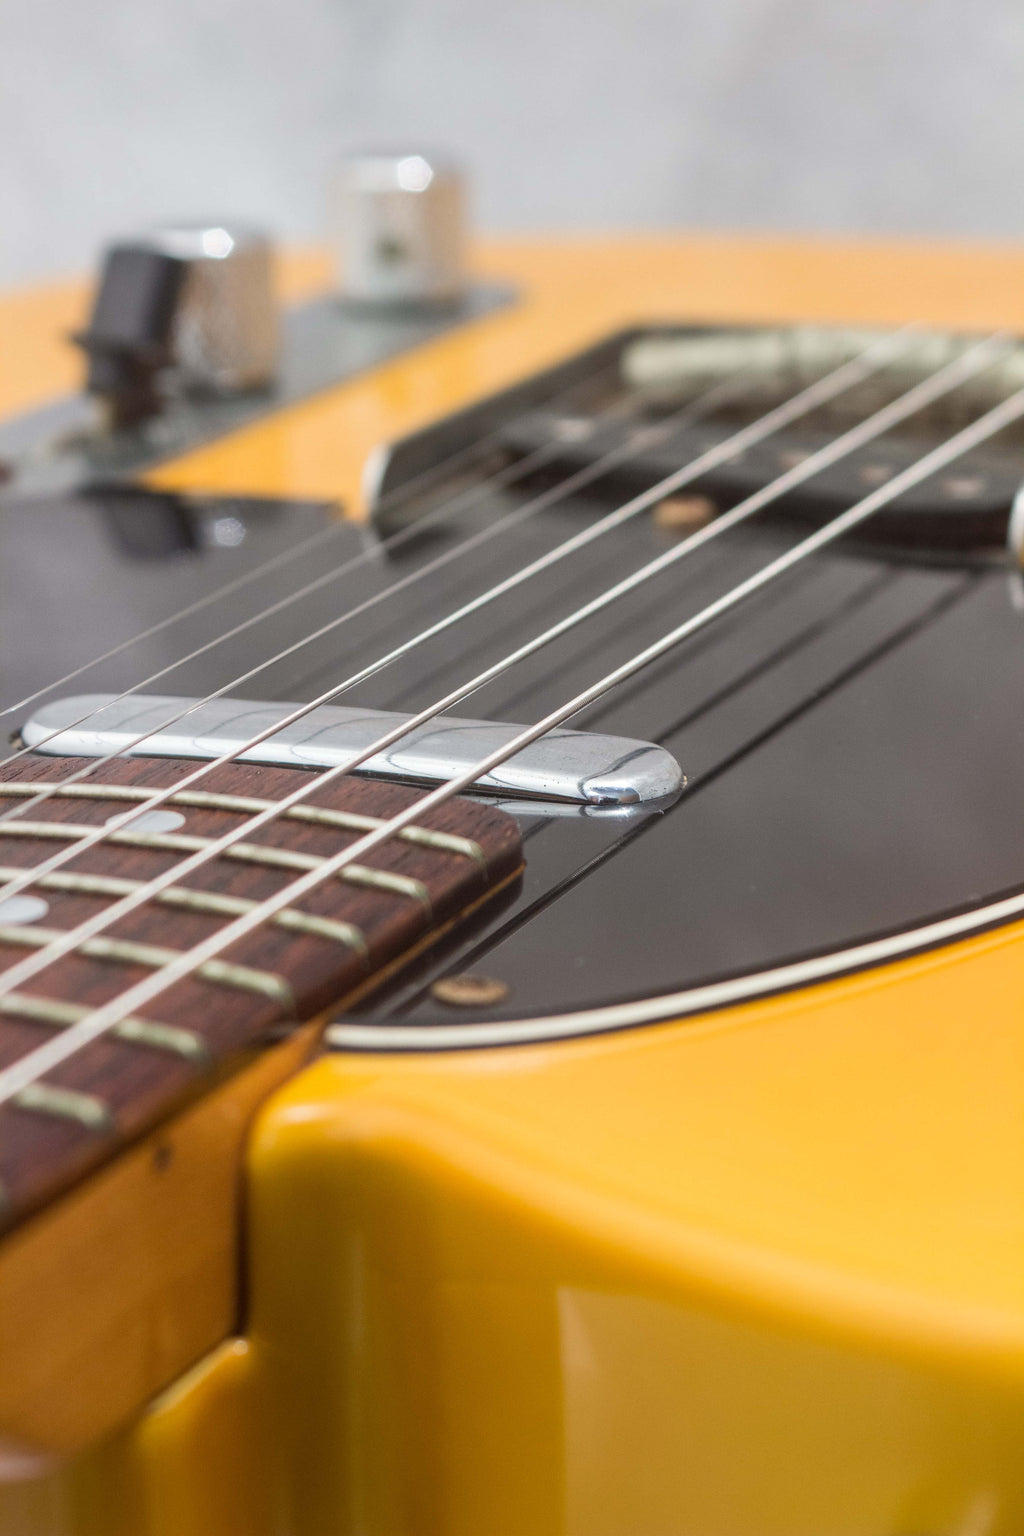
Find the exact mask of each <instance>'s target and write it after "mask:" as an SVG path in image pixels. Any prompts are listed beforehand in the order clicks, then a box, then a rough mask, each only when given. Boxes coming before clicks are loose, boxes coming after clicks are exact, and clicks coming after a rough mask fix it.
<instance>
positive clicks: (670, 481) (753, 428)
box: [0, 333, 998, 955]
mask: <svg viewBox="0 0 1024 1536" xmlns="http://www.w3.org/2000/svg"><path fill="white" fill-rule="evenodd" d="M898 334H899V335H902V334H903V333H898ZM896 341H897V337H893V338H888V339H887V341H886V343H885V349H884V350H885V354H886V356H891V353H892V350H893V348H894V346H895V345H896ZM997 341H998V338H993V340H992V341H990V342H987V343H982V344H981V345H980V346H979V347H976V348H974V349H972V351H971V352H970V353H966V354H964V357H963V358H962V359H961V360H960V361H958V362H957V363H955V364H953V365H950V366H951V368H952V369H955V370H959V369H960V368H961V367H968V366H969V362H970V359H971V358H972V357H973V356H974V355H975V353H978V352H980V351H981V350H983V349H984V348H987V347H992V346H995V345H996V343H997ZM878 351H879V347H878V346H876V347H872V348H869V349H867V351H866V352H865V353H863V354H862V355H861V357H860V358H859V359H855V360H854V361H852V362H850V363H847V364H844V365H843V366H842V367H841V368H839V369H837V370H835V371H834V372H833V373H831V374H829V375H827V376H826V377H825V378H824V379H821V380H818V381H817V382H816V383H815V384H814V385H811V386H809V387H808V389H806V390H804V391H802V392H801V393H800V394H799V395H798V396H796V397H794V399H793V400H790V401H788V402H786V403H785V404H784V405H783V406H780V407H777V408H776V409H775V410H774V411H771V412H769V413H768V414H767V416H765V417H762V418H760V419H759V420H758V421H757V422H754V423H752V424H751V425H750V426H748V427H746V428H744V429H743V430H742V431H741V432H738V433H736V434H734V435H733V436H732V437H730V438H728V439H726V440H725V441H724V442H723V443H720V444H718V445H716V446H715V447H714V448H713V449H710V450H708V451H707V452H706V453H704V454H702V455H700V457H699V458H698V459H697V460H694V461H692V462H691V463H690V464H689V465H686V466H684V467H683V468H682V469H680V470H677V471H675V472H674V473H673V474H671V475H669V476H667V477H666V478H665V479H664V480H662V481H659V482H658V484H657V485H656V486H654V487H652V488H651V489H650V490H648V491H646V492H643V493H642V494H641V495H640V496H638V497H635V498H634V499H633V501H631V502H629V503H627V506H626V508H624V509H622V510H623V512H624V513H626V512H628V513H629V514H630V515H632V514H633V513H638V512H640V511H642V510H643V509H644V508H645V507H646V506H649V505H650V504H651V503H652V502H653V501H654V500H657V499H660V497H662V496H664V495H665V494H666V492H667V490H669V489H678V487H679V485H680V484H681V483H683V482H684V479H693V478H694V477H695V476H696V475H697V474H700V473H703V471H704V469H705V468H707V467H708V465H709V463H711V462H712V461H713V462H718V461H720V460H721V459H722V458H729V457H732V456H734V455H735V453H736V452H737V451H739V450H738V447H737V445H738V444H740V445H741V446H746V445H748V444H749V443H750V442H751V441H753V440H755V438H754V434H757V435H759V436H765V435H767V433H768V432H769V431H770V430H772V429H774V428H775V427H777V426H778V425H779V422H780V419H782V418H783V417H788V416H798V415H802V414H805V413H806V411H807V410H809V409H811V408H813V406H814V405H817V404H820V403H822V400H823V399H827V398H830V397H831V396H834V395H835V394H836V393H838V392H840V390H841V388H849V387H850V385H851V383H852V382H857V381H858V380H859V379H860V378H861V377H863V376H864V374H865V372H870V371H871V369H872V367H880V366H881V363H880V362H878V361H877V359H876V361H875V362H874V363H873V364H872V363H870V362H869V358H870V357H873V356H874V355H875V354H876V353H877V352H878ZM936 377H938V376H936ZM949 387H952V386H949ZM939 388H940V386H939V385H938V384H929V383H928V382H927V381H926V382H925V383H924V384H922V385H919V386H917V388H916V390H913V391H911V392H910V395H908V396H907V397H901V398H903V399H905V400H906V401H909V402H911V403H909V404H904V405H902V406H901V403H900V401H897V402H894V403H893V404H892V405H890V406H889V407H886V409H885V411H884V412H883V413H880V416H879V417H872V418H869V421H868V422H867V423H862V424H860V426H858V427H857V428H854V429H853V433H852V434H846V435H845V436H844V437H843V438H842V439H839V440H837V443H836V444H833V445H830V447H828V448H826V449H823V450H821V452H820V453H819V454H818V455H817V456H815V457H814V458H813V459H809V460H806V461H804V463H803V464H801V465H798V466H796V467H795V468H794V469H792V470H790V471H789V472H788V474H786V475H783V476H781V477H780V478H779V480H778V481H775V482H773V488H774V494H775V495H781V494H782V493H783V491H784V490H786V489H788V488H789V487H790V486H791V485H794V484H797V483H799V481H800V480H801V479H807V478H808V477H809V476H810V475H811V474H812V473H814V472H815V470H816V468H819V467H821V466H822V465H823V464H824V463H826V462H831V461H832V459H834V458H835V457H839V456H841V453H842V452H847V451H850V450H851V449H852V448H853V447H855V446H857V445H858V444H859V442H860V441H861V440H866V439H868V438H870V436H871V435H872V429H873V430H874V431H875V432H877V431H880V430H883V429H884V426H885V425H889V424H891V421H892V420H895V419H899V418H898V416H897V415H895V414H894V413H897V412H899V411H901V410H902V413H903V414H908V413H910V412H912V411H913V410H916V409H917V408H918V406H919V404H920V403H921V401H922V400H923V398H924V396H923V395H922V391H925V390H929V389H932V390H939ZM929 398H930V396H929ZM883 418H884V419H883ZM840 444H841V445H842V446H841V447H840V446H839V445H840ZM759 496H761V497H764V496H767V499H768V500H770V499H771V493H770V492H768V493H759ZM763 504H764V500H763V499H761V500H759V501H758V503H757V506H753V507H749V508H748V510H747V515H750V513H752V512H753V511H755V510H757V507H758V506H760V505H763ZM743 507H744V508H747V507H748V504H747V503H743ZM741 515H743V514H742V508H733V509H732V511H731V512H729V513H727V514H725V516H724V517H723V518H720V519H718V520H717V521H716V522H715V523H714V524H712V525H709V527H708V528H706V529H703V530H700V531H699V532H698V533H697V534H695V535H693V536H692V537H691V539H690V540H688V541H684V543H682V544H681V545H679V546H677V548H676V549H675V550H673V551H670V552H669V554H668V556H667V557H665V558H667V559H671V560H677V559H680V558H681V557H682V556H683V555H685V554H686V553H688V552H689V550H690V549H691V548H695V547H697V546H699V544H700V543H703V542H706V541H707V540H708V539H710V538H716V537H718V536H719V535H720V534H721V533H723V532H725V531H726V530H727V529H728V528H730V527H732V526H733V525H734V523H735V522H736V521H737V520H738V518H739V517H740V516H741ZM581 537H582V536H581V535H577V536H575V539H574V540H570V541H567V542H569V543H574V544H578V541H579V539H580V538H581ZM504 585H505V584H504V583H499V586H502V587H504ZM613 595H616V596H617V595H618V589H617V588H616V589H614V591H613ZM608 600H609V601H610V600H611V599H610V598H609V599H608ZM587 612H589V609H588V610H587ZM586 616H587V613H584V612H581V613H580V614H579V615H578V616H576V617H575V618H571V619H570V620H569V621H563V623H562V625H560V626H556V629H555V630H554V631H550V632H548V633H547V635H546V636H545V637H542V638H539V639H538V640H537V641H535V642H531V647H532V648H533V649H537V648H539V646H540V645H541V644H546V643H547V641H548V640H549V639H553V638H554V637H555V635H556V634H560V633H562V632H563V630H564V627H565V624H566V622H568V623H569V627H571V624H572V623H574V622H576V623H578V622H580V621H581V620H582V618H584V617H586ZM528 653H529V652H526V654H528ZM519 656H520V653H518V652H517V653H515V654H514V655H513V657H511V658H505V660H504V661H503V662H501V663H498V664H497V668H498V672H500V671H502V670H505V669H506V668H507V667H509V666H511V665H514V663H515V661H516V660H518V659H519ZM370 670H373V667H372V665H371V668H370ZM364 671H365V669H364ZM362 675H363V674H362V673H357V674H354V676H353V677H352V678H346V679H345V680H343V681H342V682H341V683H338V684H335V685H334V686H333V687H332V688H330V689H328V690H326V691H325V692H324V693H323V694H321V695H319V697H317V698H315V699H313V700H312V701H311V702H310V703H308V704H304V705H300V706H298V707H297V708H296V709H295V710H293V711H292V712H291V713H290V714H289V715H286V716H283V717H281V718H280V719H278V720H276V721H275V722H274V723H273V724H272V725H270V726H268V727H267V728H266V729H265V730H263V731H262V732H260V733H259V734H258V735H256V736H254V737H252V738H250V739H249V740H248V741H246V742H243V743H241V744H239V745H238V746H237V747H235V748H234V749H233V750H232V751H230V752H227V753H224V754H223V755H222V756H221V757H219V758H216V759H214V760H213V761H211V762H208V763H205V764H203V766H202V767H201V768H198V769H196V770H195V771H194V772H193V773H191V774H189V775H187V776H186V777H185V778H184V779H181V780H179V781H178V783H177V784H176V785H174V786H173V787H168V788H167V789H165V790H160V791H156V792H155V793H154V794H153V795H151V796H150V797H149V798H148V799H146V800H145V801H143V802H140V803H139V804H138V805H137V806H135V807H133V808H132V809H130V810H129V811H127V812H124V813H122V814H121V815H120V816H116V817H111V818H110V819H109V821H107V822H106V823H105V824H104V826H103V827H97V828H96V830H95V831H94V832H93V833H91V834H90V835H89V836H88V837H86V838H84V839H82V840H80V841H77V842H76V843H75V845H74V846H73V847H69V848H66V849H64V850H61V851H59V852H58V853H55V854H53V855H52V856H51V857H50V858H49V859H47V860H45V861H44V862H43V863H42V864H38V865H35V866H34V867H33V870H32V871H31V872H30V871H28V870H26V871H25V872H23V873H22V874H21V875H19V876H18V877H16V878H14V879H11V880H9V881H7V882H6V883H5V884H4V885H3V886H2V887H0V899H6V898H7V897H9V896H12V895H15V894H16V893H17V892H19V891H21V890H24V889H25V888H26V887H27V886H29V885H31V884H32V881H33V878H38V877H39V876H40V875H43V874H48V873H50V872H51V871H53V870H56V869H59V868H60V867H61V866H62V865H63V864H66V863H69V862H70V861H71V860H72V859H74V858H76V857H77V856H78V854H80V853H83V852H85V851H86V850H87V849H88V848H90V847H93V846H95V845H96V844H97V843H101V842H103V841H104V840H105V838H107V837H108V836H109V834H110V833H112V832H114V831H117V830H119V829H120V828H121V827H123V826H125V825H126V824H127V823H129V822H130V821H132V820H134V819H135V818H136V817H138V816H140V815H145V814H146V812H147V811H150V810H154V809H156V808H157V807H158V806H160V805H162V804H164V803H165V802H166V801H167V800H169V799H170V798H171V797H172V796H173V795H174V794H180V793H181V791H182V790H183V789H185V788H187V787H189V786H191V785H192V784H194V783H197V782H199V781H200V780H201V779H202V778H204V777H205V776H206V775H207V774H209V773H211V772H213V771H214V770H215V769H217V768H218V767H221V766H223V765H224V764H225V763H229V762H232V761H234V760H235V758H237V757H239V756H240V755H241V754H242V753H244V752H247V751H250V750H251V749H252V748H253V747H255V746H258V745H259V744H260V743H262V742H263V741H266V740H267V739H268V738H269V737H271V736H274V735H276V734H277V733H278V732H279V731H281V730H283V729H285V728H286V727H287V726H289V725H291V724H293V723H294V722H295V721H297V720H300V719H302V718H303V717H304V716H305V715H308V714H309V713H310V712H311V711H312V710H314V709H316V708H318V707H319V706H320V705H321V704H323V703H328V702H330V701H331V700H332V699H334V698H336V697H337V696H338V694H339V693H342V692H344V691H345V689H347V688H348V687H351V686H353V684H354V681H355V680H356V679H358V678H359V677H361V676H362ZM495 675H497V673H496V674H495ZM236 681H237V680H236ZM235 685H236V684H235V683H232V684H229V685H227V686H228V687H229V688H230V687H234V686H235ZM473 686H480V684H476V685H473ZM221 691H222V692H223V691H225V690H221ZM471 691H472V686H470V687H466V688H464V689H463V690H461V691H460V692H459V693H458V698H462V697H465V696H466V695H467V694H468V693H469V692H471ZM456 701H457V700H456ZM451 702H452V699H451V698H450V697H449V698H448V699H445V700H442V701H441V702H440V703H439V704H437V705H435V706H433V707H432V708H431V709H430V710H429V711H427V712H426V713H425V715H424V718H425V719H429V718H432V717H433V715H434V714H437V713H439V712H440V711H441V710H443V709H444V708H447V707H449V705H450V703H451ZM191 708H198V704H196V705H194V706H191ZM187 712H189V711H182V712H181V713H182V714H184V713H187ZM176 718H178V717H176ZM418 723H419V720H418V718H416V719H413V720H412V721H409V722H406V723H405V724H404V725H403V727H402V728H401V729H399V730H398V731H397V732H396V733H393V734H394V735H395V739H398V738H399V737H400V736H402V735H405V734H407V732H408V731H409V730H412V729H413V728H414V727H415V726H416V724H418ZM158 729H159V727H158ZM151 734H152V731H148V732H146V733H145V735H143V736H140V737H139V738H138V741H145V740H146V739H147V738H148V737H149V736H150V735H151ZM391 739H392V737H391V734H389V736H388V737H387V738H381V739H380V740H379V741H378V742H376V743H373V744H372V745H371V748H370V751H369V753H367V754H365V755H372V753H373V752H374V751H376V750H378V749H379V748H380V747H382V746H387V745H389V744H390V742H391ZM134 744H137V743H129V744H128V745H129V747H130V746H132V745H134ZM125 750H127V748H121V749H119V751H118V752H115V753H110V754H108V755H107V757H105V758H102V759H99V760H98V762H94V763H93V764H92V766H93V767H96V766H98V764H99V763H101V762H107V761H110V759H111V758H113V757H116V756H119V755H121V753H122V752H123V751H125ZM363 760H364V759H363V758H360V759H359V760H358V761H360V762H361V761H363ZM349 766H356V764H354V763H353V764H350V765H349ZM83 776H84V775H83V774H82V773H79V774H77V775H73V776H72V777H71V778H67V779H62V780H60V781H58V782H57V783H55V784H53V785H51V786H49V789H48V791H46V792H42V793H41V794H40V795H37V796H34V797H33V798H32V801H31V803H35V804H37V803H38V802H39V800H40V799H42V798H49V796H50V795H51V794H56V793H59V792H60V789H61V788H62V787H64V786H66V785H68V784H70V783H73V782H75V781H76V780H77V779H78V778H81V777H83ZM25 808H26V807H22V809H23V810H24V809H25ZM7 819H9V817H3V818H0V821H2V820H7ZM115 915H116V914H112V915H111V917H110V920H111V921H113V918H114V916H115ZM74 932H75V933H78V932H79V930H77V929H76V930H74ZM39 953H40V955H42V954H44V953H45V951H40V952H39Z"/></svg>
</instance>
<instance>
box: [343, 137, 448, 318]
mask: <svg viewBox="0 0 1024 1536" xmlns="http://www.w3.org/2000/svg"><path fill="white" fill-rule="evenodd" d="M464 203H465V199H464V193H463V179H462V175H461V172H460V171H459V169H458V167H457V166H456V165H454V164H453V163H452V162H451V161H449V160H446V159H444V158H442V157H439V156H434V155H425V154H416V153H412V152H410V153H408V154H362V155H353V156H351V157H350V158H349V159H348V160H346V161H345V162H344V164H343V165H342V166H341V168H340V171H339V173H338V176H337V181H336V184H335V187H334V191H333V207H332V210H331V213H332V222H333V225H334V230H335V236H336V243H337V250H338V260H339V278H340V284H341V289H342V292H343V293H344V294H345V297H346V298H348V299H350V300H353V301H355V302H357V303H362V304H367V305H373V306H384V307H387V306H395V307H402V306H413V307H416V306H422V305H431V304H444V303H452V302H454V301H455V300H457V299H458V298H459V297H460V296H461V294H462V292H463V290H464V288H465V282H466V279H465V272H464V252H463V247H464V241H465V235H464V218H465V209H464Z"/></svg>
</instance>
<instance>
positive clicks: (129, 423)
mask: <svg viewBox="0 0 1024 1536" xmlns="http://www.w3.org/2000/svg"><path fill="white" fill-rule="evenodd" d="M187 270H188V268H187V263H186V262H184V261H182V260H180V259H179V258H178V257H175V256H169V255H166V254H164V253H162V252H160V251H154V250H152V249H148V248H147V247H146V246H143V245H115V246H112V247H111V248H110V249H109V250H108V251H107V254H106V256H105V258H104V261H103V270H102V272H101V274H100V281H99V287H98V289H97V293H96V299H95V303H94V305H93V311H92V316H91V318H90V320H89V324H88V326H87V328H86V329H85V330H84V331H81V332H78V333H77V334H76V335H75V336H74V337H73V338H72V339H73V340H74V341H75V343H76V344H77V345H78V346H80V347H81V348H82V349H83V351H84V352H85V353H86V355H87V356H88V359H89V367H88V373H87V375H86V384H85V387H86V390H87V391H88V393H89V394H91V395H96V396H98V397H99V398H100V399H101V400H103V401H104V402H105V404H106V406H107V410H108V413H109V425H110V426H111V428H113V429H115V430H117V429H122V428H129V427H133V426H136V425H138V424H139V423H140V422H142V421H145V420H146V419H147V418H148V417H150V416H154V415H156V414H157V413H158V412H159V410H160V408H161V398H160V393H159V388H158V382H157V381H158V378H159V375H160V373H161V372H162V371H163V370H164V369H165V368H167V367H168V366H169V365H170V364H171V363H172V362H173V360H174V359H173V347H172V336H173V331H174V323H175V318H176V315H177V311H178V306H179V304H180V302H181V297H182V293H183V291H184V286H185V278H186V276H187Z"/></svg>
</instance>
